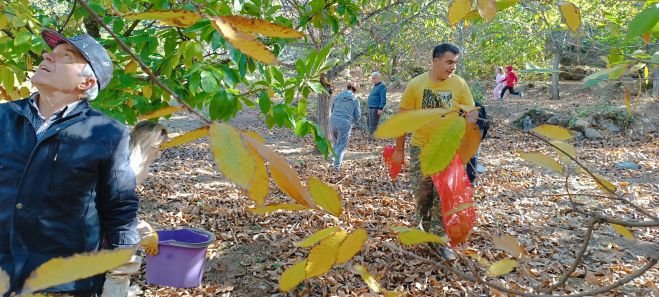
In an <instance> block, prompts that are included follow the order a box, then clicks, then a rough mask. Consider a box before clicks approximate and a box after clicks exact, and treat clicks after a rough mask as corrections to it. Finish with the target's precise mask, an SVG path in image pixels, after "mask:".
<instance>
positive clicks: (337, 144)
mask: <svg viewBox="0 0 659 297" xmlns="http://www.w3.org/2000/svg"><path fill="white" fill-rule="evenodd" d="M356 93H357V88H356V87H355V86H354V85H353V84H348V86H347V87H346V90H345V91H343V92H341V93H340V94H338V95H337V96H336V98H334V102H333V103H332V111H331V113H330V127H329V128H330V133H331V135H332V147H333V148H334V153H335V155H336V156H335V157H334V158H333V159H334V169H335V170H336V171H337V172H338V171H339V170H340V169H341V162H342V161H343V155H344V154H345V150H346V147H347V146H348V142H349V141H350V131H352V126H353V125H354V124H355V123H357V122H359V118H360V117H361V109H360V108H359V100H358V99H357V97H356V96H355V94H356Z"/></svg>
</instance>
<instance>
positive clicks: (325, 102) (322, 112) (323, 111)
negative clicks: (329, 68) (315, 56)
mask: <svg viewBox="0 0 659 297" xmlns="http://www.w3.org/2000/svg"><path fill="white" fill-rule="evenodd" d="M320 83H321V84H323V87H325V89H326V90H327V91H328V92H329V93H327V94H325V93H324V94H318V97H317V98H318V99H317V100H318V101H317V105H316V106H317V107H318V108H317V111H316V112H317V117H318V125H320V127H321V128H322V129H323V134H324V135H325V138H327V139H328V140H330V141H331V140H332V137H331V136H332V135H330V133H329V116H330V111H331V108H332V85H331V84H330V83H329V81H328V79H327V76H326V75H325V74H321V76H320Z"/></svg>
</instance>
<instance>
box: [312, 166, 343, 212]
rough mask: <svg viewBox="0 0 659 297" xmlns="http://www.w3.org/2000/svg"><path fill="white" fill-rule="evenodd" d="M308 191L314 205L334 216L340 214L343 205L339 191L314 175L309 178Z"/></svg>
mask: <svg viewBox="0 0 659 297" xmlns="http://www.w3.org/2000/svg"><path fill="white" fill-rule="evenodd" d="M309 191H310V192H311V197H312V198H313V200H314V202H316V205H318V206H320V207H321V208H322V209H324V210H326V211H327V212H329V213H331V214H332V215H334V216H335V217H339V216H341V213H342V212H343V206H342V205H341V198H339V193H338V192H337V191H336V190H335V189H334V188H332V187H330V186H329V185H327V184H325V183H323V182H322V181H320V180H319V179H317V178H316V177H314V176H312V177H311V178H309Z"/></svg>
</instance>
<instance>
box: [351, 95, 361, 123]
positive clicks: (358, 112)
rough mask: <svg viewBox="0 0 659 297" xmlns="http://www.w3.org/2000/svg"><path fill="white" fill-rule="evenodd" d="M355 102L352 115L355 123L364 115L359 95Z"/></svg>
mask: <svg viewBox="0 0 659 297" xmlns="http://www.w3.org/2000/svg"><path fill="white" fill-rule="evenodd" d="M354 102H355V103H354V110H353V115H352V116H353V118H354V119H355V123H358V122H359V119H360V118H361V116H362V109H361V107H360V106H359V99H358V98H357V97H355V100H354Z"/></svg>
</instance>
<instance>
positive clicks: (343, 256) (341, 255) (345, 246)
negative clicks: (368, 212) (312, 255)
mask: <svg viewBox="0 0 659 297" xmlns="http://www.w3.org/2000/svg"><path fill="white" fill-rule="evenodd" d="M366 239H368V233H367V232H366V230H364V229H357V230H355V231H352V232H351V233H350V234H348V236H347V237H346V239H345V240H344V241H343V243H342V244H341V247H339V252H338V253H337V254H336V264H343V263H346V262H348V261H350V259H352V257H354V256H355V255H356V254H357V253H359V251H360V250H361V249H362V246H363V245H364V242H365V241H366Z"/></svg>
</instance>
